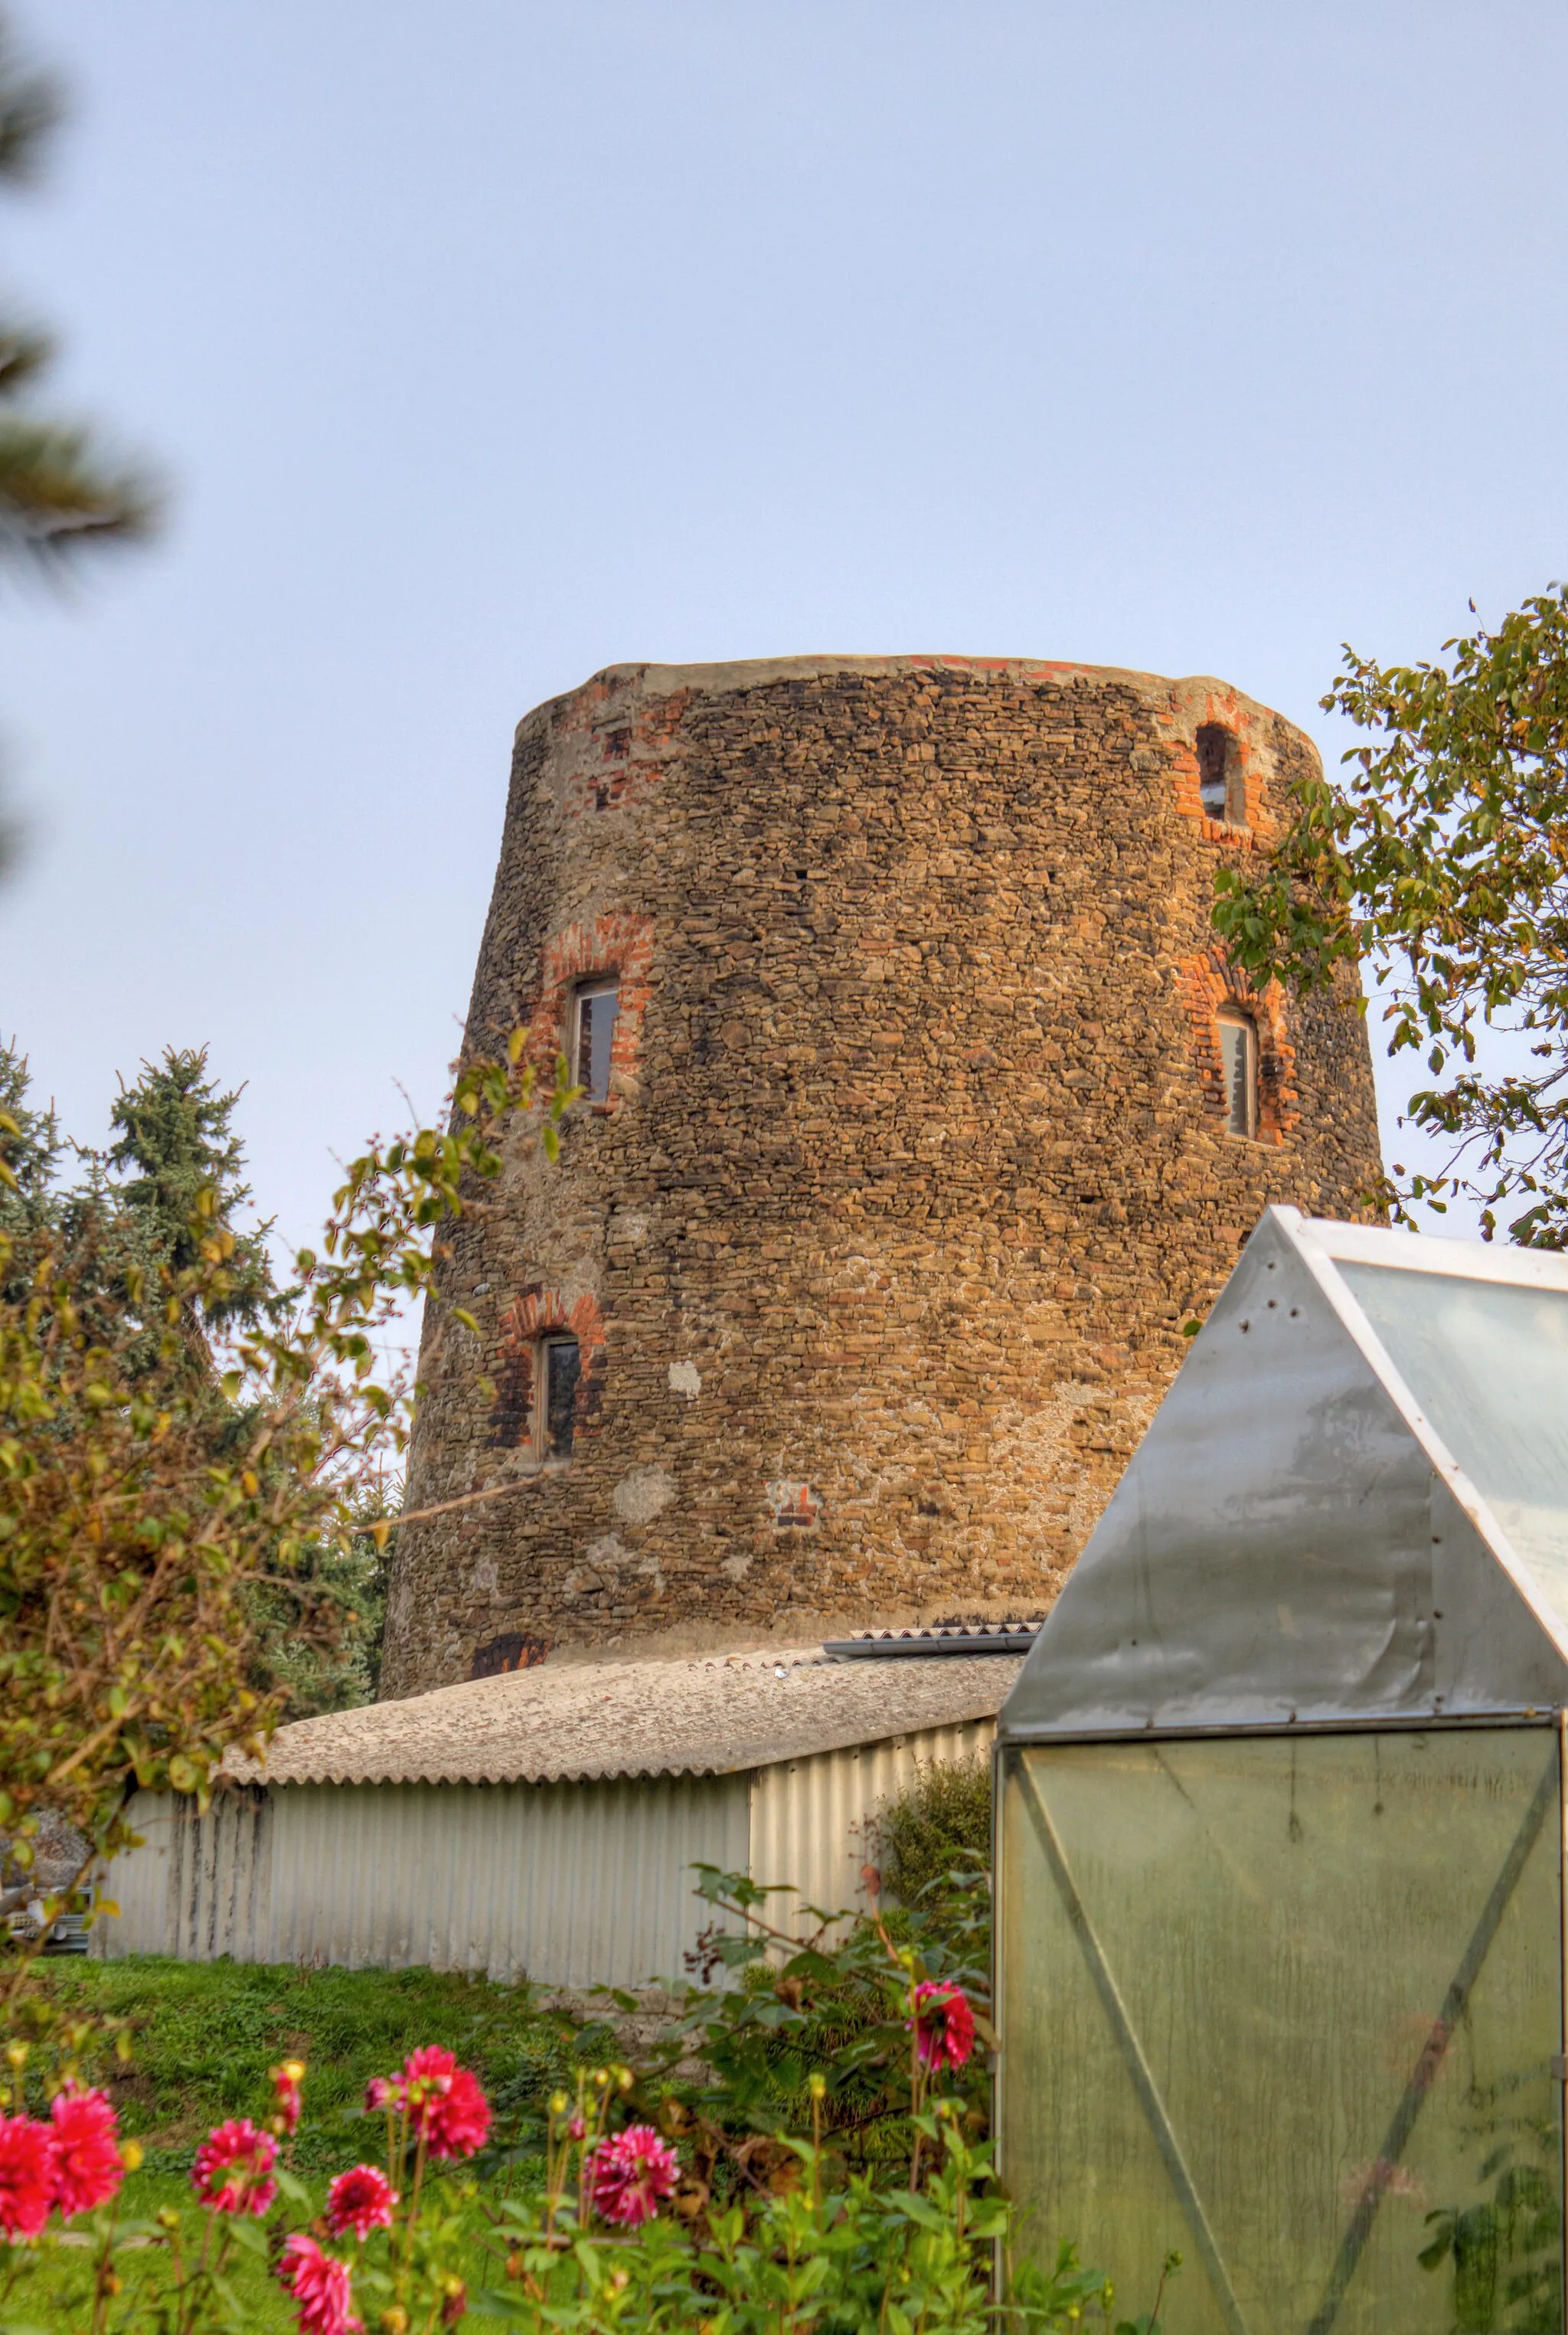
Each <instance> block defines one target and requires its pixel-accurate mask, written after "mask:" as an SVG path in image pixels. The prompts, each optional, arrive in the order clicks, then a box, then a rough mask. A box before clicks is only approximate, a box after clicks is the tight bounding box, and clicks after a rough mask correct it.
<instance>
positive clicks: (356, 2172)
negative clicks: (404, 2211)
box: [326, 2165, 398, 2238]
mask: <svg viewBox="0 0 1568 2335" xmlns="http://www.w3.org/2000/svg"><path fill="white" fill-rule="evenodd" d="M397 2202H398V2193H397V2191H396V2190H395V2189H394V2188H393V2187H392V2183H391V2182H390V2181H389V2180H388V2179H387V2177H386V2175H385V2174H384V2173H382V2172H381V2171H380V2170H379V2168H378V2167H377V2166H375V2165H353V2166H351V2167H350V2169H349V2171H348V2172H346V2173H340V2174H339V2175H338V2176H337V2178H336V2180H335V2181H334V2182H333V2183H332V2185H331V2186H330V2187H329V2188H328V2190H327V2193H326V2225H327V2228H328V2229H329V2230H330V2231H331V2232H332V2233H333V2236H334V2238H341V2237H343V2236H344V2235H345V2234H346V2233H347V2232H348V2231H350V2230H352V2231H353V2233H354V2236H355V2237H356V2238H368V2237H369V2235H370V2233H371V2232H372V2231H373V2230H385V2229H389V2228H390V2227H391V2226H392V2207H393V2206H394V2205H395V2204H397Z"/></svg>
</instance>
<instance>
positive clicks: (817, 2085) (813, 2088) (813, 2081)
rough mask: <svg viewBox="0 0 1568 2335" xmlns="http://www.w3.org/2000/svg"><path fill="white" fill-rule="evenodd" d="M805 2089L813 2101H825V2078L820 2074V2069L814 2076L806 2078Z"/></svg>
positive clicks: (826, 2091) (826, 2090)
mask: <svg viewBox="0 0 1568 2335" xmlns="http://www.w3.org/2000/svg"><path fill="white" fill-rule="evenodd" d="M806 2088H807V2090H808V2092H809V2093H810V2095H811V2097H812V2098H813V2099H814V2100H825V2099H826V2098H827V2097H828V2078H827V2077H826V2076H825V2075H823V2074H822V2072H821V2070H820V2069H818V2071H817V2072H816V2073H815V2074H814V2075H812V2076H810V2077H808V2079H807V2084H806Z"/></svg>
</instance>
